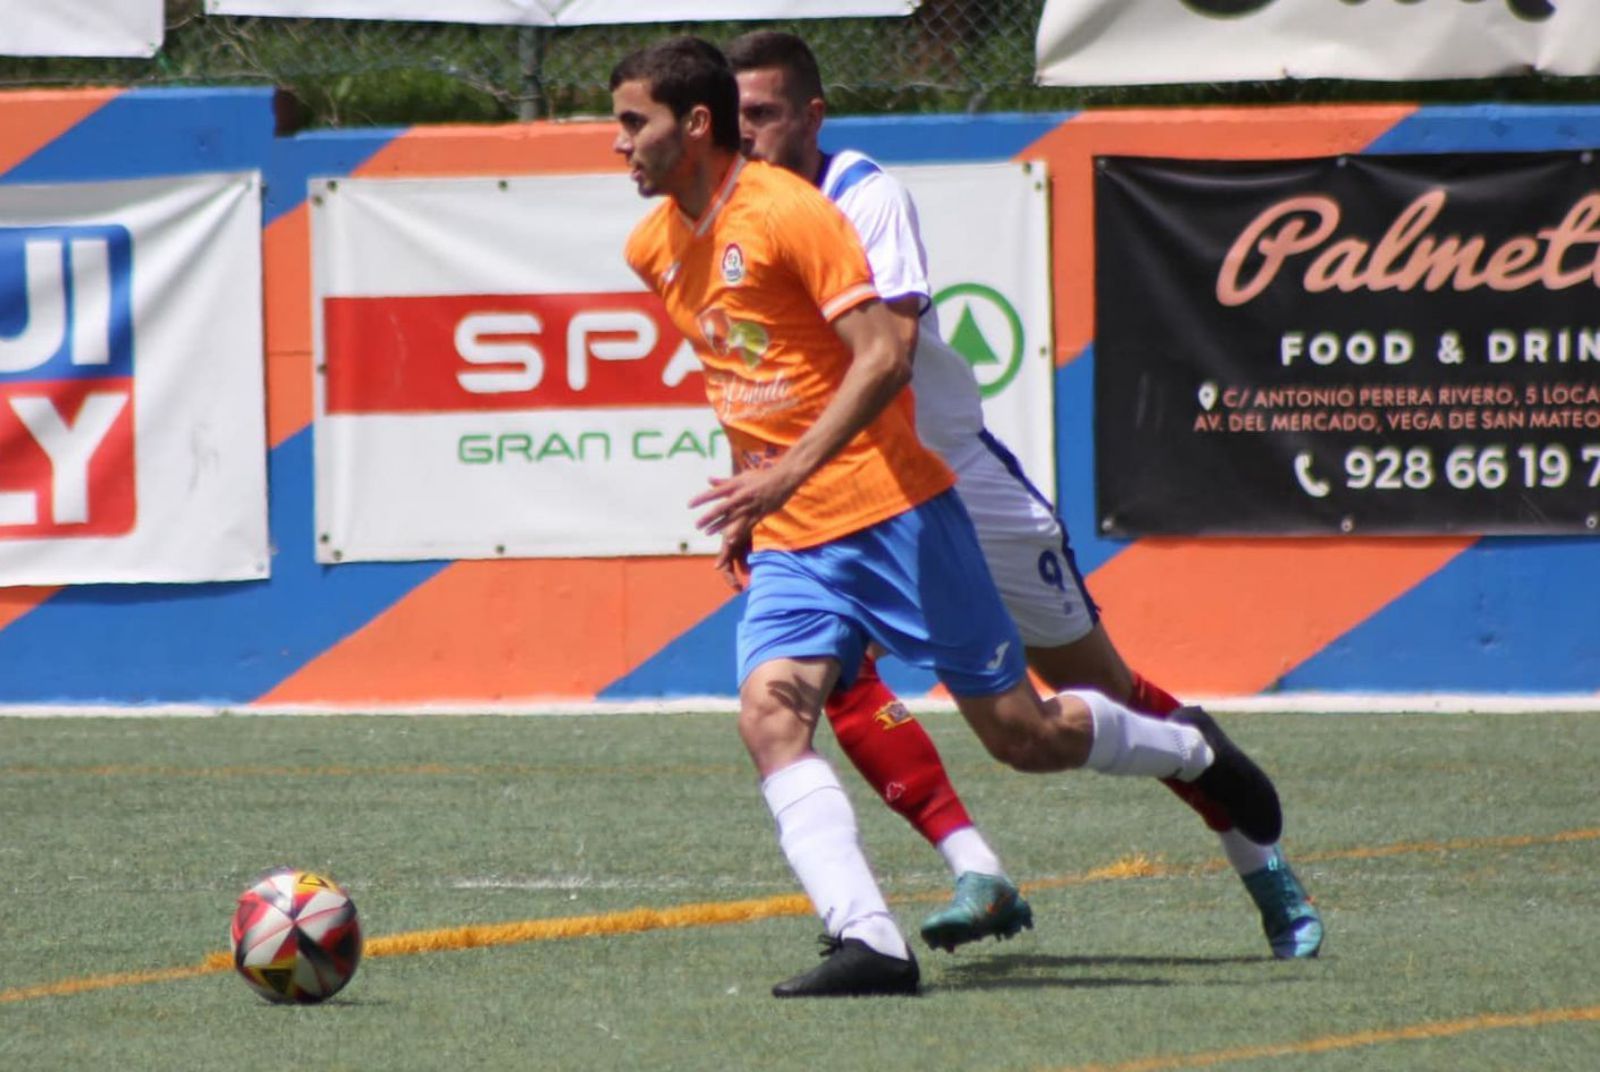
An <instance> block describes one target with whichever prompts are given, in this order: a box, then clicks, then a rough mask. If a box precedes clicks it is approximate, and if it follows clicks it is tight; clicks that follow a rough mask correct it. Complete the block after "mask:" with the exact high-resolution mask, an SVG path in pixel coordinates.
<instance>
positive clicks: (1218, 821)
mask: <svg viewBox="0 0 1600 1072" xmlns="http://www.w3.org/2000/svg"><path fill="white" fill-rule="evenodd" d="M1128 706H1129V707H1131V708H1133V709H1134V710H1135V711H1137V712H1139V713H1140V714H1141V715H1150V716H1151V717H1153V718H1166V717H1167V716H1168V715H1170V714H1172V712H1174V711H1176V710H1177V709H1178V708H1180V707H1182V706H1183V705H1182V704H1180V703H1179V702H1178V700H1177V698H1176V697H1174V696H1173V695H1172V693H1170V692H1168V691H1167V690H1166V689H1164V688H1162V687H1161V686H1160V685H1157V684H1156V683H1155V682H1153V681H1149V680H1146V679H1145V678H1142V677H1140V676H1139V674H1138V672H1137V671H1135V672H1134V675H1133V692H1131V693H1130V694H1129V695H1128ZM1161 784H1162V785H1165V786H1166V787H1167V788H1168V789H1170V790H1172V791H1173V792H1174V793H1176V794H1177V796H1178V799H1179V800H1181V801H1183V802H1184V803H1185V804H1187V805H1189V807H1191V808H1193V809H1194V810H1195V813H1196V814H1198V815H1199V816H1200V818H1201V820H1202V821H1203V822H1204V823H1205V824H1206V825H1207V826H1209V827H1210V828H1211V829H1213V830H1215V831H1216V832H1217V833H1219V834H1220V833H1223V832H1224V831H1228V830H1232V829H1233V821H1232V820H1231V819H1229V818H1228V816H1227V813H1225V812H1224V811H1223V810H1222V809H1221V808H1219V807H1218V806H1217V805H1216V804H1215V803H1214V802H1213V801H1212V800H1211V798H1210V797H1208V796H1206V795H1205V794H1204V793H1202V792H1201V791H1200V788H1199V787H1198V786H1196V785H1194V784H1193V783H1191V782H1185V781H1180V780H1179V779H1177V778H1163V779H1161Z"/></svg>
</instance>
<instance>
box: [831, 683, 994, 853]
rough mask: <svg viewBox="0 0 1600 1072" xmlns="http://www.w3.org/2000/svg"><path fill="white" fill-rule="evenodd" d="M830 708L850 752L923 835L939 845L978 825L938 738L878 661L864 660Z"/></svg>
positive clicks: (878, 789) (841, 740) (836, 729)
mask: <svg viewBox="0 0 1600 1072" xmlns="http://www.w3.org/2000/svg"><path fill="white" fill-rule="evenodd" d="M826 710H827V712H828V721H829V722H831V723H832V724H833V735H834V737H836V738H837V739H838V741H839V747H840V748H842V749H844V754H845V755H847V756H849V757H850V762H852V763H854V764H855V766H856V770H858V771H860V772H861V776H862V777H863V778H865V779H866V780H867V784H868V785H870V786H872V788H873V789H874V790H875V791H876V792H877V794H878V795H879V796H880V797H882V798H883V800H884V803H886V804H888V805H889V807H891V808H893V809H894V810H895V811H897V812H899V813H900V814H901V815H903V816H904V817H905V819H906V821H907V822H909V823H910V824H911V825H912V826H914V827H916V828H917V833H919V834H921V835H922V836H923V837H925V838H927V839H928V840H929V841H930V842H931V843H933V844H934V845H937V844H939V842H941V841H943V840H944V839H945V838H946V837H947V836H949V835H950V834H952V833H954V832H955V831H957V830H960V829H961V828H962V827H965V826H971V825H972V820H971V819H970V818H969V817H968V816H967V809H966V807H965V806H964V805H963V804H962V803H961V798H960V797H958V796H956V791H955V787H954V786H952V785H951V784H950V776H949V775H947V774H946V773H945V770H944V763H943V762H941V761H940V759H939V750H938V749H937V748H935V747H934V746H933V739H932V738H931V737H929V736H928V731H927V730H925V729H923V728H922V724H921V723H919V722H918V721H917V720H916V719H914V718H912V717H911V712H909V711H907V710H906V708H905V705H904V704H902V703H901V702H900V700H899V698H898V697H896V696H895V694H894V693H893V692H890V691H889V687H888V686H887V685H885V684H884V683H883V681H882V679H880V678H879V677H878V669H877V667H876V666H875V665H874V663H873V660H872V659H870V658H868V659H866V660H863V662H862V664H861V673H860V675H859V676H858V677H857V678H856V680H855V683H854V684H853V685H851V686H850V687H849V688H848V689H843V690H839V689H836V690H834V693H833V695H832V696H829V697H828V702H827V705H826Z"/></svg>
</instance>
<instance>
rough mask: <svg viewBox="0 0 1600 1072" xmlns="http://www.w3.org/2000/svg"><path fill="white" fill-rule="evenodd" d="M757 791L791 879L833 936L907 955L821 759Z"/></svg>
mask: <svg viewBox="0 0 1600 1072" xmlns="http://www.w3.org/2000/svg"><path fill="white" fill-rule="evenodd" d="M761 794H762V796H764V797H766V799H767V807H768V808H770V809H772V817H773V818H774V819H776V820H777V823H778V844H779V845H780V846H781V847H782V848H783V855H784V856H785V857H786V858H787V859H788V861H789V866H790V867H791V868H793V869H794V873H795V877H796V878H798V879H799V880H800V885H801V886H803V887H805V891H806V895H807V896H808V897H810V898H811V904H812V905H813V906H814V907H815V908H816V910H817V915H819V916H821V917H822V926H823V928H824V929H825V930H826V931H827V932H828V933H829V934H831V935H833V936H835V937H838V938H858V939H860V940H861V941H863V942H865V943H867V945H869V946H871V947H872V948H873V949H876V950H877V951H878V952H880V953H883V954H885V955H887V956H891V957H900V958H901V959H904V958H906V957H907V956H909V955H910V953H909V950H907V948H906V940H905V938H904V937H902V936H901V934H900V928H899V927H898V926H896V925H895V921H894V916H892V915H890V914H889V906H888V905H887V904H886V903H885V902H884V899H883V894H882V892H880V891H879V889H878V882H877V880H876V879H875V878H873V876H872V869H871V868H870V867H868V866H867V858H866V856H865V855H864V854H863V853H862V851H861V840H860V836H859V834H858V832H857V830H856V816H855V812H853V811H852V810H851V809H850V800H849V798H848V797H846V796H845V794H844V787H843V786H841V785H840V784H839V779H838V776H837V775H835V774H834V773H833V768H832V767H830V766H828V762H827V760H825V759H823V758H822V757H821V756H818V755H815V754H812V755H808V756H804V757H802V758H801V759H799V760H797V761H796V762H794V763H791V764H790V765H789V766H787V767H784V768H783V769H782V770H779V771H775V772H773V773H772V774H770V775H768V776H767V778H766V780H765V781H763V782H762V783H761Z"/></svg>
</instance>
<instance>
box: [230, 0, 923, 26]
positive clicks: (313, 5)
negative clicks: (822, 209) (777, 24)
mask: <svg viewBox="0 0 1600 1072" xmlns="http://www.w3.org/2000/svg"><path fill="white" fill-rule="evenodd" d="M921 3H922V0H654V2H652V3H643V2H641V0H454V2H453V3H449V4H441V3H439V2H438V0H206V10H207V11H208V12H210V13H211V14H213V15H272V16H279V17H292V18H320V19H404V20H413V21H423V22H477V23H497V24H504V25H510V26H593V25H599V24H602V23H642V22H725V21H729V20H734V19H750V20H754V19H837V18H855V17H861V16H876V15H909V14H911V13H912V12H913V11H915V10H916V9H917V7H918V5H919V4H921Z"/></svg>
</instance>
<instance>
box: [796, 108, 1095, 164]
mask: <svg viewBox="0 0 1600 1072" xmlns="http://www.w3.org/2000/svg"><path fill="white" fill-rule="evenodd" d="M1075 114H1077V113H1075V112H1049V113H1043V114H1039V115H1021V114H1005V115H984V116H961V115H953V116H952V115H897V116H888V117H881V118H880V117H866V116H848V117H843V118H839V119H829V120H828V121H827V123H826V124H824V125H823V128H822V138H821V142H822V148H823V149H824V150H826V151H827V152H830V153H836V152H838V151H839V150H841V149H859V150H861V151H862V152H864V153H866V154H867V155H868V156H871V157H873V158H875V159H877V160H878V161H880V162H881V163H885V164H934V163H941V162H944V161H963V160H1009V159H1011V158H1012V157H1014V156H1016V155H1017V154H1018V153H1020V152H1021V151H1022V150H1024V149H1026V148H1027V147H1028V146H1029V145H1032V144H1033V143H1034V142H1036V141H1038V140H1039V139H1040V138H1042V137H1044V136H1045V135H1046V134H1048V133H1050V132H1051V131H1052V130H1054V129H1055V128H1056V127H1059V126H1060V125H1061V124H1062V123H1064V122H1066V121H1067V120H1068V119H1071V118H1072V117H1073V116H1074V115H1075Z"/></svg>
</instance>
